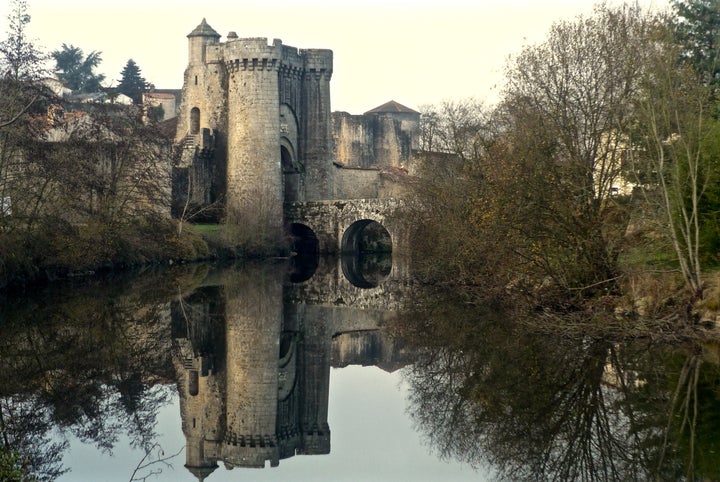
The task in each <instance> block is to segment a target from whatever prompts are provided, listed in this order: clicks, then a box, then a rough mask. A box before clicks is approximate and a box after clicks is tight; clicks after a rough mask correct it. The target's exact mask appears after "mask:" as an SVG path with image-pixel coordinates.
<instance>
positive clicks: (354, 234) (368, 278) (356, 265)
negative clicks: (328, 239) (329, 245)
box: [340, 219, 392, 288]
mask: <svg viewBox="0 0 720 482" xmlns="http://www.w3.org/2000/svg"><path fill="white" fill-rule="evenodd" d="M340 250H341V253H342V258H341V267H342V270H343V274H344V275H345V278H347V280H348V281H350V283H352V284H353V285H354V286H357V287H358V288H374V287H376V286H378V284H379V283H380V282H381V281H382V280H384V279H385V278H387V277H388V276H389V275H390V271H391V270H392V238H391V237H390V233H388V231H387V229H385V228H384V227H383V226H382V225H381V224H380V223H378V222H377V221H373V220H370V219H363V220H360V221H356V222H354V223H353V224H352V225H350V227H349V228H348V229H347V230H346V231H345V233H344V234H343V238H342V242H341V246H340Z"/></svg>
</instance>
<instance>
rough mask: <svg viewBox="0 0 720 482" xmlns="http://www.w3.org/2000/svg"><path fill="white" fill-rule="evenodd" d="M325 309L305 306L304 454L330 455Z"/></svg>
mask: <svg viewBox="0 0 720 482" xmlns="http://www.w3.org/2000/svg"><path fill="white" fill-rule="evenodd" d="M327 316H328V312H327V310H319V309H318V307H315V306H306V307H305V317H304V321H305V324H304V331H303V332H304V338H303V353H302V368H303V369H302V377H303V380H302V381H303V384H302V401H303V404H302V409H301V415H300V423H301V428H302V437H303V446H302V450H303V451H302V452H301V453H303V454H308V455H315V454H329V453H330V427H329V426H328V423H327V418H328V398H329V394H330V351H331V350H330V349H331V344H332V334H331V333H328V327H329V325H330V323H329V322H328V320H327V319H326V317H327Z"/></svg>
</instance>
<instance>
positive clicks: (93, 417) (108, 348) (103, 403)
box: [0, 276, 176, 480]
mask: <svg viewBox="0 0 720 482" xmlns="http://www.w3.org/2000/svg"><path fill="white" fill-rule="evenodd" d="M166 279H167V280H168V281H172V280H173V278H172V277H170V276H168V277H167V278H166ZM121 281H122V280H117V279H116V280H115V283H113V284H112V285H108V286H105V287H104V288H100V287H98V286H84V287H81V288H79V289H76V290H72V289H69V288H68V287H67V286H65V287H63V289H62V291H61V293H52V292H51V291H52V290H49V291H48V293H45V294H44V295H43V296H39V297H32V298H30V297H27V298H25V297H20V296H18V297H15V298H13V299H12V301H8V302H7V303H3V304H2V306H3V309H2V311H1V312H0V319H3V327H2V334H3V335H2V338H0V359H2V364H1V365H0V408H1V409H2V410H1V411H0V416H1V417H0V436H1V437H2V439H0V441H1V442H2V443H1V444H0V452H1V451H2V447H5V449H6V450H8V451H9V450H10V449H12V450H13V451H15V452H16V453H18V454H19V455H20V457H21V458H22V459H23V460H26V461H27V462H28V463H27V464H26V467H25V469H24V470H26V472H27V475H28V476H29V477H37V478H39V479H40V480H51V479H53V478H55V477H57V476H58V475H59V474H61V473H62V472H63V468H62V463H61V462H62V453H63V451H64V450H65V449H66V448H67V446H68V444H67V442H62V441H60V442H58V440H61V439H58V438H57V437H56V438H55V439H53V438H52V433H53V428H55V429H58V430H59V431H60V433H62V434H68V433H70V434H73V435H74V436H76V437H77V438H78V439H80V440H81V441H83V442H85V443H91V444H94V445H96V446H97V447H98V448H100V449H102V450H104V451H108V452H110V451H111V450H112V449H113V447H114V446H115V444H116V443H117V440H118V438H119V436H120V434H123V433H124V434H127V436H128V437H129V438H130V441H131V444H132V445H133V446H134V447H138V448H141V449H144V450H145V451H146V452H147V451H148V450H150V448H151V447H152V446H153V445H154V444H155V439H156V433H155V425H156V415H157V411H158V409H159V408H160V407H162V406H163V405H164V404H166V403H167V402H168V400H169V398H170V395H171V390H172V389H173V387H172V385H171V384H170V380H171V379H172V366H171V364H170V358H169V357H170V353H169V346H170V329H169V303H168V301H169V299H170V297H171V294H172V293H173V292H174V290H175V289H176V287H174V286H171V287H168V288H163V286H162V284H160V283H159V279H158V278H157V277H154V276H153V277H150V278H147V277H145V278H138V279H135V280H134V282H133V288H132V289H128V288H127V287H126V286H124V283H122V282H121ZM172 284H174V283H171V285H172ZM148 286H153V289H152V290H148V289H147V287H148Z"/></svg>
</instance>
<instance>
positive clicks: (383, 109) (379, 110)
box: [365, 100, 419, 114]
mask: <svg viewBox="0 0 720 482" xmlns="http://www.w3.org/2000/svg"><path fill="white" fill-rule="evenodd" d="M398 112H401V113H405V114H419V112H418V111H416V110H412V109H411V108H410V107H405V106H404V105H402V104H398V103H397V102H395V101H394V100H391V101H390V102H386V103H385V104H383V105H381V106H378V107H375V108H374V109H372V110H369V111H367V112H365V113H366V114H386V113H398Z"/></svg>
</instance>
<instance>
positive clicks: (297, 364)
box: [0, 259, 720, 480]
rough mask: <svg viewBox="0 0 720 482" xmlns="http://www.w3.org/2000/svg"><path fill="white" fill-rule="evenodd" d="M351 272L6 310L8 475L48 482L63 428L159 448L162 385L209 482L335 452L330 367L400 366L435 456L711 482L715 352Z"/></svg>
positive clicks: (267, 276) (215, 275) (241, 273)
mask: <svg viewBox="0 0 720 482" xmlns="http://www.w3.org/2000/svg"><path fill="white" fill-rule="evenodd" d="M341 263H342V261H341V260H328V259H320V260H318V261H317V264H316V266H314V267H313V271H314V274H313V275H312V276H310V277H307V278H304V277H300V278H293V277H292V276H290V278H288V273H293V272H295V271H293V270H292V268H291V267H289V266H288V264H287V263H284V262H282V263H275V264H258V265H249V266H231V267H226V268H222V269H221V268H215V267H210V266H204V265H197V266H192V267H185V268H178V269H173V270H170V271H164V272H162V273H158V274H153V273H146V274H144V275H143V276H135V277H132V278H128V279H123V278H114V279H112V280H109V281H110V282H109V283H104V284H101V283H93V284H84V285H82V286H78V287H68V286H66V285H65V286H63V287H62V289H61V290H60V289H55V288H52V287H51V288H50V289H48V290H46V291H44V292H43V293H39V294H35V295H33V296H23V297H20V296H16V297H14V298H12V299H5V300H3V303H2V310H1V311H0V357H1V358H2V364H1V365H0V409H1V410H0V430H1V432H2V433H1V434H0V436H1V438H0V441H1V442H0V446H1V447H2V449H1V450H2V452H0V456H2V457H0V459H2V460H11V462H3V463H4V465H2V466H0V471H2V470H6V471H7V470H10V469H12V468H17V467H22V466H23V464H25V467H26V469H27V470H28V471H30V472H32V473H33V474H34V475H35V476H36V477H37V478H38V479H40V480H53V479H55V478H57V477H58V476H59V475H60V474H61V473H62V472H63V471H64V470H65V469H64V467H63V464H62V458H63V455H64V452H65V451H66V450H67V443H66V442H64V441H63V439H58V438H57V437H56V438H53V437H52V436H51V433H52V431H53V430H54V429H56V430H60V431H62V432H65V433H71V434H73V435H75V436H76V437H78V438H79V439H80V440H82V441H84V442H86V443H90V444H93V445H95V446H96V447H98V449H99V450H101V451H110V450H112V449H113V447H114V445H115V444H116V443H117V441H118V440H119V438H120V437H121V436H122V437H128V438H129V439H130V441H131V444H133V445H134V446H136V447H138V448H141V449H144V450H149V449H150V448H151V447H153V446H154V444H155V443H156V441H157V427H156V419H157V414H158V411H159V410H160V408H161V407H163V406H164V405H165V404H166V403H167V402H168V400H169V398H170V396H171V395H172V394H173V390H171V389H169V388H168V387H177V392H178V394H179V398H180V406H179V409H180V412H181V420H182V431H183V434H184V436H185V438H186V449H185V455H184V457H185V467H186V468H187V470H188V471H190V472H191V473H192V474H193V475H194V476H195V477H196V478H198V479H200V480H203V479H205V478H209V480H213V478H215V477H216V476H217V473H216V472H215V471H216V470H217V469H218V467H219V466H222V465H224V466H225V467H226V468H232V467H263V466H266V465H270V466H275V465H278V464H279V463H280V462H281V461H282V460H283V459H286V458H288V457H293V456H296V455H298V456H299V455H313V454H327V453H330V452H331V451H332V450H331V449H332V443H331V442H332V440H331V435H332V434H333V433H334V432H331V429H332V427H330V424H329V422H328V398H329V391H330V370H331V367H343V366H347V365H349V364H359V365H376V366H379V367H382V368H383V369H385V370H387V371H393V370H397V369H398V368H400V367H404V366H405V367H406V368H405V373H406V380H407V382H408V384H409V387H410V388H409V395H408V397H409V398H408V403H409V407H408V411H409V413H410V414H411V415H412V417H413V419H414V421H415V424H416V427H417V429H418V431H419V433H420V434H421V436H422V437H424V438H425V439H426V440H427V441H428V443H429V446H430V448H431V450H433V451H435V452H436V453H438V454H439V455H441V456H442V457H444V458H446V459H448V460H458V461H462V462H466V463H469V464H471V465H473V466H476V467H490V468H491V469H492V470H493V471H494V472H495V473H496V475H497V477H498V478H499V479H506V480H648V479H651V480H697V479H708V480H717V479H720V470H719V469H718V467H720V463H719V462H720V460H718V458H719V456H718V454H720V435H718V434H720V404H718V398H720V370H719V369H718V360H719V359H720V351H719V350H718V348H717V347H716V346H714V345H713V344H710V343H707V344H691V343H685V344H683V345H681V346H680V345H675V346H668V345H657V344H653V343H651V342H649V341H647V340H645V341H637V340H635V341H619V339H614V340H608V339H603V338H599V337H594V338H591V337H581V338H576V337H572V336H569V335H567V336H566V335H562V336H560V334H558V335H555V336H547V335H546V334H539V333H535V332H534V331H533V329H532V324H528V323H527V322H526V321H525V322H522V323H521V322H519V321H518V320H514V319H509V318H508V317H506V316H504V315H503V314H502V313H503V311H502V310H501V309H499V308H497V307H491V306H489V305H484V306H478V305H477V304H471V303H468V300H466V299H462V298H459V297H455V298H448V296H447V294H445V296H443V297H438V296H437V295H436V294H433V295H430V294H428V293H421V292H420V291H419V290H418V288H417V287H413V286H412V285H409V284H407V283H405V282H404V281H401V280H393V279H392V276H388V277H387V278H385V280H384V281H383V282H382V283H380V286H379V287H378V288H372V289H360V288H358V287H356V286H354V285H353V284H352V283H351V282H350V281H348V280H347V279H346V278H345V277H344V276H343V274H342V272H343V269H342V264H341ZM376 264H378V265H382V261H380V262H376ZM291 280H294V281H298V280H300V282H299V283H289V281H291ZM396 281H397V282H396ZM411 361H412V362H413V363H412V365H409V363H410V362H411ZM6 466H9V467H10V469H8V467H6ZM182 470H185V469H182ZM7 473H10V472H0V479H2V478H3V477H5V478H8V480H12V479H10V478H9V477H7V476H6V474H7ZM241 477H242V476H241V475H238V478H241Z"/></svg>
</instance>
